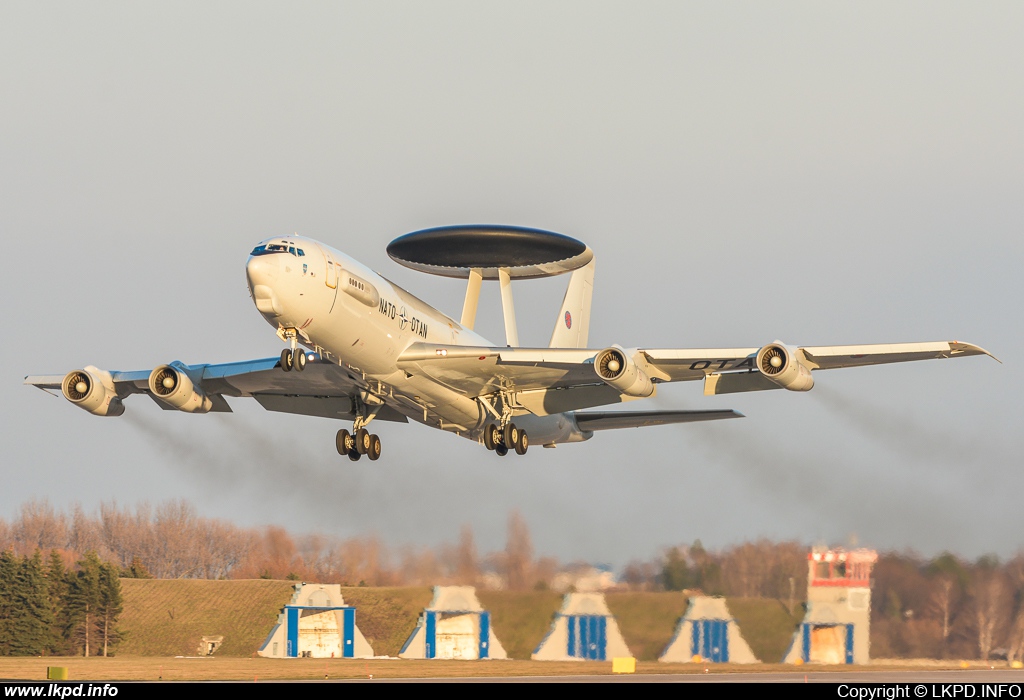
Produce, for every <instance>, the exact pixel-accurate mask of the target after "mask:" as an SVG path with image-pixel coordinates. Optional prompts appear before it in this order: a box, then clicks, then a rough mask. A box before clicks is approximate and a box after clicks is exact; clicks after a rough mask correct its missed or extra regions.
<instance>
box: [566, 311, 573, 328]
mask: <svg viewBox="0 0 1024 700" xmlns="http://www.w3.org/2000/svg"><path fill="white" fill-rule="evenodd" d="M565 327H566V328H572V314H571V313H569V312H568V311H566V312H565Z"/></svg>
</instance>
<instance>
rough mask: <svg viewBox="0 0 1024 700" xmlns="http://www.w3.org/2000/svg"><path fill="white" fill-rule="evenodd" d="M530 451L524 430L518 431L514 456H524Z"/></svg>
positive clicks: (528, 439) (528, 440)
mask: <svg viewBox="0 0 1024 700" xmlns="http://www.w3.org/2000/svg"><path fill="white" fill-rule="evenodd" d="M528 449H530V438H528V437H527V436H526V431H525V430H520V431H519V442H517V443H516V454H517V455H524V454H526V451H527V450H528Z"/></svg>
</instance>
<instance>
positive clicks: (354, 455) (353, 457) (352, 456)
mask: <svg viewBox="0 0 1024 700" xmlns="http://www.w3.org/2000/svg"><path fill="white" fill-rule="evenodd" d="M360 457H362V455H361V454H359V453H358V452H356V451H355V450H352V451H351V452H349V453H348V458H349V459H351V460H352V461H353V462H358V461H359V458H360Z"/></svg>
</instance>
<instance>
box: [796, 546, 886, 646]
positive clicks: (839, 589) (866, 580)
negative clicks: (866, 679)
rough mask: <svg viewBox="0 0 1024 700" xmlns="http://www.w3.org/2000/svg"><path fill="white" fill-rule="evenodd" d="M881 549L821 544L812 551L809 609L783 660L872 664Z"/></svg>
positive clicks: (809, 559)
mask: <svg viewBox="0 0 1024 700" xmlns="http://www.w3.org/2000/svg"><path fill="white" fill-rule="evenodd" d="M877 561H878V553H877V552H875V551H874V550H870V549H855V550H852V551H846V550H844V549H841V548H837V549H827V548H824V547H820V548H819V547H815V548H814V549H813V550H812V551H811V553H810V554H808V555H807V614H806V615H805V616H804V620H803V622H802V623H801V624H800V626H799V627H798V628H797V630H796V632H795V633H794V635H793V642H792V643H791V644H790V646H789V651H788V652H786V656H785V658H784V659H783V663H820V664H866V663H868V660H869V655H868V650H869V647H870V643H871V641H870V631H871V630H870V624H871V622H870V617H871V569H872V568H873V567H874V565H875V562H877Z"/></svg>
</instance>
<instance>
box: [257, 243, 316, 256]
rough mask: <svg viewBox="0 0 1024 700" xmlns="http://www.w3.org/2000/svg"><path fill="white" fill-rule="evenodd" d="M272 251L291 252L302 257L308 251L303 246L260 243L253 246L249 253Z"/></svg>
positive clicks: (258, 253) (268, 253) (263, 253)
mask: <svg viewBox="0 0 1024 700" xmlns="http://www.w3.org/2000/svg"><path fill="white" fill-rule="evenodd" d="M271 253H291V254H292V255H294V256H295V257H302V256H305V255H306V252H305V251H304V250H302V248H296V247H295V246H289V245H285V244H283V243H268V244H266V245H258V246H256V247H255V248H253V250H252V252H251V253H249V255H253V256H255V255H270V254H271Z"/></svg>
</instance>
